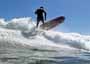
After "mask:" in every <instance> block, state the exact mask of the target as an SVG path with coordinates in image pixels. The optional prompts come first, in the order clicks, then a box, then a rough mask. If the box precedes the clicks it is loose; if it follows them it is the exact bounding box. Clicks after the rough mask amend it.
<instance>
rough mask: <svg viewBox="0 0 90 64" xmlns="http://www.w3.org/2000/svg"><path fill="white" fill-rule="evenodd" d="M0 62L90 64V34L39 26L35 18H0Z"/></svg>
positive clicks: (0, 63) (6, 63)
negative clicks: (34, 22)
mask: <svg viewBox="0 0 90 64" xmlns="http://www.w3.org/2000/svg"><path fill="white" fill-rule="evenodd" d="M0 64H90V35H81V34H79V33H63V32H55V31H53V30H50V31H45V30H41V29H35V25H34V24H33V23H32V22H31V18H15V19H12V20H10V21H9V22H6V21H5V20H4V19H0Z"/></svg>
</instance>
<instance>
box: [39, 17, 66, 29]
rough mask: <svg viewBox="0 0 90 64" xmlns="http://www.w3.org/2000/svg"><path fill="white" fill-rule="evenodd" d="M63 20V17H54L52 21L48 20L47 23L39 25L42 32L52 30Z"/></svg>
mask: <svg viewBox="0 0 90 64" xmlns="http://www.w3.org/2000/svg"><path fill="white" fill-rule="evenodd" d="M64 20H65V17H64V16H59V17H56V18H54V19H52V20H49V21H47V22H45V23H44V25H43V24H41V25H40V28H41V29H43V30H50V29H52V28H55V27H56V26H58V25H59V24H61V23H63V22H64Z"/></svg>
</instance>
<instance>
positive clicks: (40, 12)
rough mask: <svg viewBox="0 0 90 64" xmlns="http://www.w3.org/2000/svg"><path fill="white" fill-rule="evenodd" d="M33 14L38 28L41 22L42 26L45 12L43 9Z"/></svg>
mask: <svg viewBox="0 0 90 64" xmlns="http://www.w3.org/2000/svg"><path fill="white" fill-rule="evenodd" d="M35 14H37V25H36V27H38V24H39V22H40V21H41V22H42V23H43V25H44V20H46V12H45V11H44V10H43V9H37V10H36V11H35ZM43 14H44V15H43ZM44 16H45V17H44Z"/></svg>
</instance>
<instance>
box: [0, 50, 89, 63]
mask: <svg viewBox="0 0 90 64" xmlns="http://www.w3.org/2000/svg"><path fill="white" fill-rule="evenodd" d="M0 64H90V52H89V51H85V50H77V49H60V50H50V49H49V50H42V49H22V50H21V49H0Z"/></svg>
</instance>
